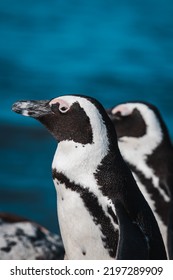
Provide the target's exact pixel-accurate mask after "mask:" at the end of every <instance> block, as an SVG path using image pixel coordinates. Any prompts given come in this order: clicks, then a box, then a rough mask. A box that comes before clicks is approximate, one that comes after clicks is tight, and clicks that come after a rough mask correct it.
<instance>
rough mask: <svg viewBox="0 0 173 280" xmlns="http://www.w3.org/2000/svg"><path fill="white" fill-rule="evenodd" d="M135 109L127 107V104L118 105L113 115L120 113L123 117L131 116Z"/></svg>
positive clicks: (113, 110)
mask: <svg viewBox="0 0 173 280" xmlns="http://www.w3.org/2000/svg"><path fill="white" fill-rule="evenodd" d="M132 111H133V109H132V108H130V107H129V106H126V104H122V105H118V106H116V107H114V108H113V109H112V114H113V115H115V114H117V113H118V112H120V113H121V116H129V115H131V113H132Z"/></svg>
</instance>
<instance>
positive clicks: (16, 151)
mask: <svg viewBox="0 0 173 280" xmlns="http://www.w3.org/2000/svg"><path fill="white" fill-rule="evenodd" d="M172 15H173V2H172V1H171V0H164V1H163V0H146V1H137V0H131V1H128V0H122V1H116V0H107V1H103V0H94V1H92V0H88V1H86V0H83V1H80V0H30V1H22V0H16V1H13V0H6V1H3V0H2V1H0V38H1V39H0V127H1V136H0V169H1V171H0V211H8V212H13V213H16V214H20V215H23V216H26V217H27V218H31V219H34V220H36V221H37V222H40V223H42V224H43V225H45V226H47V227H48V228H50V229H51V230H53V231H57V219H56V194H55V190H54V186H53V183H52V180H51V161H52V157H53V153H54V150H55V148H56V143H55V142H54V140H53V139H52V138H51V136H49V134H48V133H47V132H46V131H45V130H44V128H42V126H41V125H40V124H38V123H37V122H36V121H34V120H32V119H29V118H24V117H22V116H19V115H17V114H14V113H12V112H11V105H12V103H13V102H15V101H16V100H20V99H44V98H45V99H49V98H52V97H55V96H58V95H62V94H68V93H84V94H86V95H91V96H93V97H96V98H98V99H99V100H100V101H101V102H102V103H103V105H104V106H105V107H110V106H113V105H114V104H116V103H119V102H122V101H126V100H144V101H148V102H152V103H154V104H155V105H156V106H158V108H159V109H160V111H161V113H162V116H163V117H164V119H165V121H166V124H167V126H168V128H169V131H170V134H171V136H173V126H172V120H173V110H172V108H173V94H172V91H173V51H172V50H173V20H172Z"/></svg>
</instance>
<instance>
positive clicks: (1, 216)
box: [0, 213, 64, 260]
mask: <svg viewBox="0 0 173 280" xmlns="http://www.w3.org/2000/svg"><path fill="white" fill-rule="evenodd" d="M63 254H64V248H63V245H62V241H61V239H60V236H59V235H57V234H54V233H51V232H50V231H49V230H47V229H46V228H44V227H43V226H40V225H38V224H37V223H34V222H32V221H29V220H27V219H24V218H21V217H18V216H15V215H12V214H9V213H0V260H41V259H42V260H53V259H56V260H58V259H62V258H63Z"/></svg>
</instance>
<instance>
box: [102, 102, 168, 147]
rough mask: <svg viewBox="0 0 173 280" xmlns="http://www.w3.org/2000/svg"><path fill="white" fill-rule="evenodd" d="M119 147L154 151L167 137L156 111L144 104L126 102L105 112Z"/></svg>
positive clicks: (162, 122)
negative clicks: (115, 134)
mask: <svg viewBox="0 0 173 280" xmlns="http://www.w3.org/2000/svg"><path fill="white" fill-rule="evenodd" d="M107 113H108V115H109V117H110V119H111V120H112V122H113V124H114V126H115V129H116V132H117V137H118V141H119V143H120V145H121V144H122V143H123V145H124V147H125V145H128V148H133V149H136V150H137V149H138V150H139V149H140V148H143V147H144V145H145V147H148V152H149V151H150V148H151V150H153V149H155V148H156V147H157V146H158V145H159V144H160V143H161V142H162V141H163V140H165V139H167V141H169V135H168V131H167V128H166V125H165V124H164V121H163V119H162V117H161V115H160V113H159V111H158V109H157V108H156V107H155V106H154V105H152V104H149V103H145V102H128V103H123V104H119V105H117V106H115V107H113V108H111V109H108V110H107Z"/></svg>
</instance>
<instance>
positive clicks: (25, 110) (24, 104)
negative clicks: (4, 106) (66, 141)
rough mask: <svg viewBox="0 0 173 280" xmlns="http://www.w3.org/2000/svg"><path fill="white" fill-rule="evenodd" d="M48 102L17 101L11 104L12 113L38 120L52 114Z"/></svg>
mask: <svg viewBox="0 0 173 280" xmlns="http://www.w3.org/2000/svg"><path fill="white" fill-rule="evenodd" d="M49 102H50V100H29V101H18V102H16V103H14V104H13V106H12V111H14V112H16V113H18V114H21V115H24V116H28V117H33V118H36V119H37V118H40V117H43V116H45V115H48V114H52V111H51V107H50V105H49Z"/></svg>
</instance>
